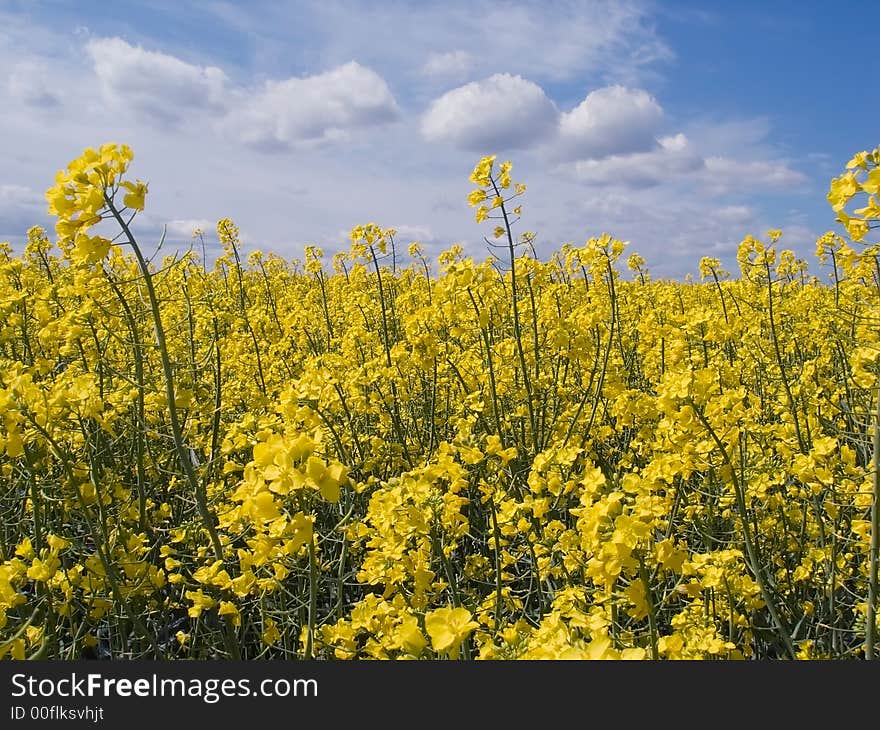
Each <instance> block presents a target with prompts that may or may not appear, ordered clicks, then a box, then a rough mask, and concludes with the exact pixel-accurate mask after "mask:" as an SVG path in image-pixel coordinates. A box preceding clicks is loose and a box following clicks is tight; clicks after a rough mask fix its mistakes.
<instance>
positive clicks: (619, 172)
mask: <svg viewBox="0 0 880 730" xmlns="http://www.w3.org/2000/svg"><path fill="white" fill-rule="evenodd" d="M703 166H704V161H703V158H702V157H701V156H700V155H699V153H698V152H697V151H696V150H695V149H694V148H693V146H692V145H691V144H690V142H689V141H688V138H687V137H686V136H685V135H684V134H681V133H679V134H676V135H674V136H672V137H662V138H661V139H660V140H658V142H657V146H656V147H655V148H654V149H652V150H650V151H648V152H634V153H631V154H625V155H611V156H609V157H603V158H602V159H598V160H578V161H577V162H575V163H573V165H572V168H573V171H574V175H575V177H576V178H577V179H578V180H580V181H581V182H583V183H586V184H588V185H602V186H606V185H612V186H613V185H618V186H623V187H631V188H646V187H653V186H655V185H660V184H662V183H664V182H669V181H670V180H673V179H675V178H679V177H681V176H683V175H687V174H689V173H692V172H695V171H697V170H700V169H702V168H703Z"/></svg>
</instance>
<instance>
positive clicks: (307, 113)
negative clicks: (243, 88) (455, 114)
mask: <svg viewBox="0 0 880 730" xmlns="http://www.w3.org/2000/svg"><path fill="white" fill-rule="evenodd" d="M242 97H243V98H242V99H241V103H239V104H237V105H236V109H235V110H234V111H232V112H231V114H230V118H229V119H228V120H227V121H228V126H229V127H230V128H231V129H232V130H234V132H235V133H236V134H237V135H238V136H239V137H240V139H242V141H244V142H245V143H247V144H250V145H253V146H256V147H264V148H270V149H271V148H275V147H291V146H298V145H314V144H319V143H322V142H327V141H331V140H334V139H344V138H346V137H347V135H348V132H349V131H350V130H352V129H356V128H360V127H371V126H376V125H380V124H386V123H388V122H392V121H394V120H396V119H397V118H398V117H399V109H398V106H397V102H396V101H395V99H394V96H393V95H392V93H391V90H390V89H389V88H388V85H387V84H386V83H385V80H384V79H383V78H382V77H381V76H379V75H378V74H377V73H376V72H375V71H372V70H371V69H369V68H365V67H364V66H361V65H360V64H359V63H357V62H355V61H351V62H349V63H347V64H345V65H343V66H339V67H338V68H335V69H332V70H331V71H327V72H325V73H321V74H316V75H314V76H307V77H304V78H289V79H286V80H284V81H268V82H266V84H265V86H264V87H263V88H262V89H261V90H259V91H257V92H254V93H248V94H243V95H242Z"/></svg>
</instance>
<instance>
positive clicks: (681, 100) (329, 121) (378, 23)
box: [0, 0, 880, 277]
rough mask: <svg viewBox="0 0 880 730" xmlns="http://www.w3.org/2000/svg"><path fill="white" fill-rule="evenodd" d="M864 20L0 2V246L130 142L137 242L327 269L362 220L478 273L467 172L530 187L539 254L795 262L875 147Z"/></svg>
mask: <svg viewBox="0 0 880 730" xmlns="http://www.w3.org/2000/svg"><path fill="white" fill-rule="evenodd" d="M878 20H880V11H878V6H877V5H876V4H875V3H869V2H847V3H836V4H830V3H812V2H797V3H795V2H783V1H781V0H777V1H776V2H773V3H759V2H743V1H738V2H736V3H715V2H712V3H710V2H702V3H699V2H668V3H665V2H656V1H655V2H647V1H646V2H643V1H641V0H624V1H621V2H602V1H598V2H592V1H591V2H587V1H586V0H583V1H581V2H575V1H551V2H543V3H538V2H499V3H491V4H489V3H486V4H481V3H473V2H464V1H460V0H448V1H447V2H444V3H418V2H381V3H380V2H372V3H370V2H360V3H353V2H344V1H342V0H324V1H322V2H268V1H265V0H258V1H256V2H248V3H244V2H242V3H232V2H217V1H216V0H215V1H211V2H208V1H194V2H161V1H159V0H150V1H143V2H124V3H115V4H112V3H103V2H101V3H99V2H73V1H69V2H68V1H66V0H54V1H45V2H24V1H15V0H12V1H7V2H2V1H0V69H2V71H0V104H2V108H3V109H4V113H3V114H2V115H0V159H2V160H3V163H4V164H3V165H2V166H0V240H10V241H11V242H12V243H13V244H14V245H20V243H21V241H22V239H23V237H24V234H25V231H26V230H27V228H28V227H29V226H30V225H33V224H35V223H39V224H43V225H49V226H51V221H50V220H49V219H48V218H47V216H46V213H45V208H46V206H45V201H44V199H43V192H44V190H45V189H46V188H47V187H48V186H49V185H50V184H51V183H52V179H53V176H54V173H55V171H56V170H58V169H59V168H60V167H62V166H63V165H64V164H65V163H66V162H67V161H68V160H70V159H71V158H73V157H75V156H76V155H78V154H79V152H80V151H81V150H82V149H83V148H85V147H87V146H97V145H99V144H101V143H103V142H107V141H117V142H126V143H128V144H130V145H131V146H132V147H133V149H134V150H135V161H134V163H133V166H132V170H131V174H132V176H133V177H137V178H141V179H144V180H146V181H148V182H149V184H150V193H149V196H148V198H147V210H146V212H145V213H144V214H143V215H142V216H141V217H140V218H139V220H138V228H137V230H138V234H139V236H140V237H141V239H142V242H143V243H144V244H145V245H146V247H147V248H149V247H150V243H151V242H154V241H157V240H158V239H159V236H160V235H161V231H162V228H163V226H167V229H168V236H169V240H170V244H169V246H175V245H185V244H186V242H188V241H189V239H190V233H191V231H192V229H193V228H194V227H196V226H198V227H202V228H208V229H212V228H213V226H214V224H215V223H216V221H217V220H218V219H219V218H221V217H226V216H228V217H231V218H232V219H233V220H234V221H235V222H236V223H237V224H238V225H239V227H240V228H241V230H242V234H243V237H244V240H245V244H246V247H247V248H260V249H263V250H273V251H276V252H278V253H280V254H283V255H285V256H290V257H298V256H301V255H302V250H303V247H304V246H305V245H307V244H316V245H319V246H321V247H323V248H324V250H325V252H327V253H328V254H329V253H332V252H334V251H336V250H339V249H340V248H344V247H346V246H347V241H346V233H347V231H348V230H350V229H351V228H352V227H353V226H355V225H358V224H362V223H366V222H369V221H375V222H377V223H379V224H380V225H382V226H383V227H395V228H397V229H398V231H399V236H398V242H399V243H401V244H402V246H403V247H404V248H405V247H406V246H407V245H408V244H409V243H410V242H411V241H413V240H419V241H421V242H422V243H423V244H424V245H425V247H426V248H427V249H428V251H429V252H431V253H432V254H435V255H436V254H437V253H439V252H440V251H442V250H443V249H445V248H447V247H448V246H450V245H451V244H453V243H463V244H464V245H465V247H466V249H467V250H468V252H469V253H470V254H471V255H473V256H475V257H477V258H483V257H484V256H485V255H486V246H485V243H484V241H483V239H482V236H483V235H484V234H488V233H489V229H488V227H487V226H486V224H483V225H482V226H479V225H477V224H476V223H475V222H474V220H473V211H472V210H471V209H470V208H468V206H467V202H466V196H467V194H468V192H469V191H470V189H471V186H470V184H469V183H468V180H467V178H468V175H469V173H470V170H471V168H472V167H473V165H474V163H475V162H476V160H477V159H478V158H479V157H480V156H481V155H483V154H497V155H498V156H499V158H500V159H510V160H511V161H512V162H513V165H514V169H513V173H514V174H513V177H514V179H515V180H518V181H522V182H525V183H526V184H527V186H528V192H527V193H526V196H525V198H524V199H523V201H522V203H523V214H524V215H523V221H522V223H521V230H526V229H527V230H531V231H535V232H536V233H537V234H538V239H537V240H538V251H539V253H541V254H545V255H546V254H549V253H550V252H551V251H553V250H554V249H555V248H557V247H558V246H559V245H561V244H562V243H564V242H574V243H582V242H583V241H585V240H586V239H587V238H589V237H591V236H594V235H598V234H600V233H602V232H608V233H610V234H612V235H614V236H616V237H618V238H622V239H624V240H628V241H630V246H629V249H628V250H629V251H638V252H639V253H641V254H642V255H643V256H644V257H645V258H646V259H647V262H648V268H649V270H650V271H651V272H652V273H653V274H654V275H655V276H672V277H681V276H683V275H684V274H686V273H688V272H695V271H696V269H697V263H698V261H699V258H700V257H701V256H703V255H712V256H717V257H719V258H721V259H722V261H724V262H726V263H727V264H728V267H729V268H731V269H733V270H735V268H736V267H735V252H736V246H737V244H738V243H739V241H740V240H742V238H744V237H745V236H746V235H747V234H752V235H756V236H761V235H763V233H764V232H765V231H766V230H767V229H769V228H781V229H782V230H783V231H784V235H783V238H782V241H781V243H780V245H781V246H783V247H787V248H793V249H794V250H795V251H797V252H798V254H799V255H801V256H804V257H806V258H807V259H808V260H810V261H811V264H812V266H811V268H812V269H813V271H814V272H816V273H818V272H819V269H818V265H817V264H815V263H814V260H813V250H814V248H815V239H816V237H817V236H818V235H820V234H821V233H823V232H824V231H826V230H829V229H834V228H835V226H836V224H835V223H834V221H833V218H834V216H833V214H832V212H831V209H830V207H829V206H828V204H827V202H826V201H825V193H826V192H827V185H828V181H829V179H830V177H832V176H833V175H836V174H838V173H839V171H840V170H841V169H842V168H843V166H844V165H845V163H846V161H847V160H848V159H849V157H850V156H851V155H852V153H854V152H856V151H859V150H862V149H871V148H873V147H876V146H877V145H878V144H880V126H878V124H877V120H878V118H880V114H878V112H880V95H878V94H877V92H876V79H877V78H878V71H880V58H878V56H877V54H876V51H875V50H872V48H873V45H872V40H871V36H870V29H871V28H874V27H876V26H877V21H878Z"/></svg>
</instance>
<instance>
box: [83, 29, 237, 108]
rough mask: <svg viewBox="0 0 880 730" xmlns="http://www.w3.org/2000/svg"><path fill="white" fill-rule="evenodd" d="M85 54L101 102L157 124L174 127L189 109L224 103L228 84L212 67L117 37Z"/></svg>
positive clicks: (99, 41)
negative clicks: (135, 113) (136, 114)
mask: <svg viewBox="0 0 880 730" xmlns="http://www.w3.org/2000/svg"><path fill="white" fill-rule="evenodd" d="M85 50H86V53H87V54H88V56H89V57H90V58H91V60H92V64H93V66H94V71H95V74H96V75H97V77H98V80H99V82H100V84H101V90H102V92H103V94H104V97H105V99H106V100H107V101H108V102H109V103H111V104H113V105H115V106H120V107H127V108H131V109H133V110H134V111H136V112H140V113H142V114H144V115H146V116H147V117H150V118H151V119H153V120H155V121H160V122H164V123H169V124H170V123H176V122H179V121H180V120H181V119H182V118H183V116H184V115H185V114H187V113H190V112H192V111H193V110H211V109H219V108H221V107H222V106H223V105H224V103H225V102H226V95H227V81H228V80H227V78H226V74H225V73H223V71H222V70H221V69H219V68H217V67H216V66H196V65H193V64H191V63H186V62H185V61H182V60H181V59H179V58H177V57H176V56H170V55H168V54H166V53H160V52H158V51H148V50H145V49H144V48H141V47H140V46H133V45H131V44H129V43H127V42H126V41H124V40H122V39H121V38H95V39H92V40H90V41H88V42H87V43H86V45H85Z"/></svg>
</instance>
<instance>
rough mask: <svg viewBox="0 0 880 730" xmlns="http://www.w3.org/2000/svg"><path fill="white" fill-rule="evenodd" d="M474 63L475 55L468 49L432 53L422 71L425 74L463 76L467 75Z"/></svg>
mask: <svg viewBox="0 0 880 730" xmlns="http://www.w3.org/2000/svg"><path fill="white" fill-rule="evenodd" d="M473 65H474V57H473V56H472V55H471V54H470V53H468V52H467V51H460V50H459V51H448V52H446V53H437V52H434V53H430V54H429V55H428V60H427V61H426V62H425V65H424V66H422V73H423V74H424V75H425V76H438V77H441V78H461V77H462V76H465V75H467V73H468V71H470V70H471V68H472V67H473Z"/></svg>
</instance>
